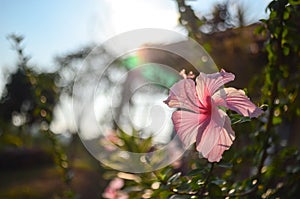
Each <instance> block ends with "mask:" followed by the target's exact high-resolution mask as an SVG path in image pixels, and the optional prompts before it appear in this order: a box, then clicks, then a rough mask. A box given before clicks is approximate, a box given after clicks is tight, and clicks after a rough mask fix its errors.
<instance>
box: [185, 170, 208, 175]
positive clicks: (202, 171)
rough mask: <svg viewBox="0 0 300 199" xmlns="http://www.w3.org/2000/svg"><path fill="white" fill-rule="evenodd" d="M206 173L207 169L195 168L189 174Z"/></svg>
mask: <svg viewBox="0 0 300 199" xmlns="http://www.w3.org/2000/svg"><path fill="white" fill-rule="evenodd" d="M204 173H205V169H194V170H192V171H190V172H189V173H188V174H187V176H196V175H200V174H201V175H202V174H204Z"/></svg>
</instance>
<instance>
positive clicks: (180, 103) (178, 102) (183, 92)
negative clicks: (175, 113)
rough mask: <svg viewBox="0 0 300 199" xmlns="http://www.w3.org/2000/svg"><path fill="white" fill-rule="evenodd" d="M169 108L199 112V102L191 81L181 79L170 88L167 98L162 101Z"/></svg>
mask: <svg viewBox="0 0 300 199" xmlns="http://www.w3.org/2000/svg"><path fill="white" fill-rule="evenodd" d="M164 102H165V103H166V104H167V105H168V106H169V107H171V108H182V109H187V110H191V111H194V112H197V113H198V112H199V108H200V102H199V99H198V96H197V93H196V86H195V83H194V81H193V80H191V79H183V80H180V81H179V82H177V83H175V84H174V85H173V86H172V87H171V88H170V94H169V97H168V98H167V99H166V100H165V101H164Z"/></svg>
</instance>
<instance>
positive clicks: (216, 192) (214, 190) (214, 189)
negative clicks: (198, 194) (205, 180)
mask: <svg viewBox="0 0 300 199" xmlns="http://www.w3.org/2000/svg"><path fill="white" fill-rule="evenodd" d="M208 191H209V196H210V197H211V198H216V199H218V198H224V197H223V194H222V190H221V188H220V187H219V186H218V185H216V184H213V183H210V184H209V186H208Z"/></svg>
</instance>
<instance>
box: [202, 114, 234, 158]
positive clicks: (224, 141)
mask: <svg viewBox="0 0 300 199" xmlns="http://www.w3.org/2000/svg"><path fill="white" fill-rule="evenodd" d="M234 139H235V133H234V131H233V130H232V128H231V122H230V119H229V117H228V116H225V123H224V127H223V128H222V131H221V133H220V136H219V140H218V143H217V144H216V145H215V146H214V147H213V148H212V150H211V151H210V152H209V153H208V154H207V159H208V161H209V162H219V161H220V160H221V158H222V155H223V153H224V151H225V150H228V149H229V148H230V146H231V145H232V143H233V140H234Z"/></svg>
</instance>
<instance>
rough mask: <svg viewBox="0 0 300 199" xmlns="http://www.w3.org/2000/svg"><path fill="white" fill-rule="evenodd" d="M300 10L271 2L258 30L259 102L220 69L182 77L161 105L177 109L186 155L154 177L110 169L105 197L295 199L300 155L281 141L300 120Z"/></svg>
mask: <svg viewBox="0 0 300 199" xmlns="http://www.w3.org/2000/svg"><path fill="white" fill-rule="evenodd" d="M299 6H300V2H299V1H295V0H274V1H272V2H271V3H270V4H269V6H268V8H267V10H268V12H269V14H270V15H269V18H268V19H267V20H262V25H261V26H260V27H259V29H258V30H257V34H264V35H265V36H266V37H267V38H268V40H267V43H265V50H266V53H267V55H268V64H267V65H266V66H264V72H263V73H262V74H258V75H255V77H254V79H255V80H256V81H255V88H261V96H260V100H257V101H255V102H251V101H250V99H249V98H248V97H247V94H246V90H245V91H244V90H239V89H236V88H232V87H226V83H228V82H230V81H233V80H234V78H235V76H234V74H232V73H230V72H226V71H225V70H223V69H221V70H220V72H217V73H213V74H205V73H201V72H200V74H199V76H197V77H195V76H194V75H193V74H191V73H189V74H188V75H187V74H184V73H181V74H182V76H183V79H182V80H180V81H178V82H177V83H175V84H174V85H173V86H172V87H171V88H170V91H169V96H168V98H167V99H166V100H165V101H164V102H165V103H166V106H169V107H171V108H176V110H175V111H174V112H173V114H172V121H173V125H174V130H175V132H176V134H177V135H178V137H179V138H180V142H181V144H182V147H183V148H184V149H185V150H186V151H185V153H184V154H183V155H182V156H181V158H180V159H178V160H177V161H175V162H173V163H172V164H170V165H169V166H166V167H164V168H161V169H157V170H154V171H152V172H146V173H141V174H134V173H126V172H121V171H114V170H109V168H108V172H107V173H106V174H105V176H106V177H107V178H108V179H111V180H112V181H111V182H110V183H109V185H108V187H107V188H106V190H105V193H104V194H103V195H102V196H103V197H105V198H173V199H174V198H297V196H299V194H300V183H299V181H300V154H299V152H298V149H297V148H296V147H293V146H290V145H287V142H286V139H283V138H284V137H286V134H287V132H288V131H289V130H291V129H292V127H293V124H294V123H295V122H296V121H297V118H298V117H299V115H300V104H299V103H300V100H299V84H300V76H299V75H300V74H299V71H300V70H299V69H300V58H299V57H300V56H299V50H300V49H299V48H300V43H299V42H300V38H299V30H300V29H299V20H300V14H299V13H300V12H299V11H300V8H299ZM191 35H192V34H191ZM224 85H225V87H224ZM247 89H249V90H251V89H252V88H247ZM115 140H117V141H116V142H114V143H115V144H116V145H118V146H119V147H122V148H124V149H131V151H132V149H134V150H133V151H134V152H145V151H152V150H155V148H153V147H151V146H152V145H151V141H152V140H151V139H150V138H148V139H142V138H139V139H137V138H136V136H134V135H132V136H130V135H127V134H126V135H125V134H124V133H120V132H119V133H118V132H116V139H115ZM147 147H148V148H147ZM172 153H176V150H175V149H174V151H172V152H171V154H172ZM145 162H147V158H146V159H145Z"/></svg>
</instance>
